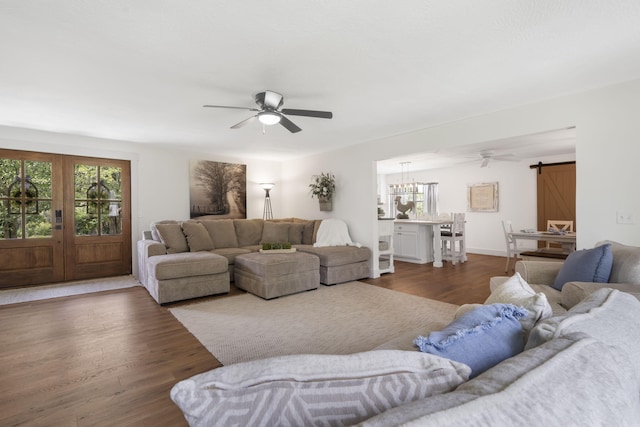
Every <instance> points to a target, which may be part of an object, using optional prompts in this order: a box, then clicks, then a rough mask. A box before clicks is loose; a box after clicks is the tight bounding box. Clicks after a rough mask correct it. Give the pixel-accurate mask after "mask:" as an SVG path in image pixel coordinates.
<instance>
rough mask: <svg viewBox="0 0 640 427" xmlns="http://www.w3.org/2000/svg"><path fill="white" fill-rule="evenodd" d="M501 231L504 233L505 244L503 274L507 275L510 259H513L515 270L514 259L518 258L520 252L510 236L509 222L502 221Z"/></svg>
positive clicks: (511, 227) (511, 226)
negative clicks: (505, 253)
mask: <svg viewBox="0 0 640 427" xmlns="http://www.w3.org/2000/svg"><path fill="white" fill-rule="evenodd" d="M502 231H503V232H504V241H505V243H506V244H507V265H506V266H505V268H504V272H505V273H508V272H509V266H510V264H511V258H513V264H514V268H515V262H516V258H519V257H520V253H521V252H522V250H521V249H519V248H518V242H517V241H516V240H515V239H514V238H513V236H511V233H513V225H512V224H511V221H510V220H502Z"/></svg>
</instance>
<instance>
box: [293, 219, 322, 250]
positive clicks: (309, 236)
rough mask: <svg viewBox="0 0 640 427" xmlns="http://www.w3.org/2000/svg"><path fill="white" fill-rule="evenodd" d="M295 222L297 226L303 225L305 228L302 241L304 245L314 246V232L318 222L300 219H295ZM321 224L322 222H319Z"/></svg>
mask: <svg viewBox="0 0 640 427" xmlns="http://www.w3.org/2000/svg"><path fill="white" fill-rule="evenodd" d="M293 222H294V223H295V224H303V225H304V228H303V230H302V241H301V242H300V243H301V244H303V245H313V242H314V241H315V240H314V234H313V230H314V228H315V224H316V221H313V220H306V219H300V218H293ZM318 222H320V221H318Z"/></svg>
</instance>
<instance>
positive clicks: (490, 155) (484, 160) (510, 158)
mask: <svg viewBox="0 0 640 427" xmlns="http://www.w3.org/2000/svg"><path fill="white" fill-rule="evenodd" d="M480 158H481V162H480V167H481V168H486V167H487V166H489V162H491V161H492V160H499V161H507V162H517V161H518V159H516V158H515V156H514V155H513V154H503V155H499V156H496V155H495V153H494V152H493V151H489V150H487V151H481V152H480Z"/></svg>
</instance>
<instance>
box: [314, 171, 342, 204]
mask: <svg viewBox="0 0 640 427" xmlns="http://www.w3.org/2000/svg"><path fill="white" fill-rule="evenodd" d="M309 188H310V189H311V197H313V196H315V197H317V198H318V199H320V198H324V199H331V198H332V197H333V193H334V192H335V191H336V177H335V176H333V174H331V173H324V172H323V173H321V174H320V175H314V176H313V182H312V183H311V184H309Z"/></svg>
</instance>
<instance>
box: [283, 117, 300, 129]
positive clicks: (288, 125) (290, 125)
mask: <svg viewBox="0 0 640 427" xmlns="http://www.w3.org/2000/svg"><path fill="white" fill-rule="evenodd" d="M280 124H281V125H282V126H284V127H286V128H287V129H288V130H289V132H291V133H296V132H300V131H301V130H302V129H300V128H299V127H298V126H297V125H296V124H295V123H293V122H292V121H291V120H289V119H287V118H286V117H285V116H283V115H280Z"/></svg>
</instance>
